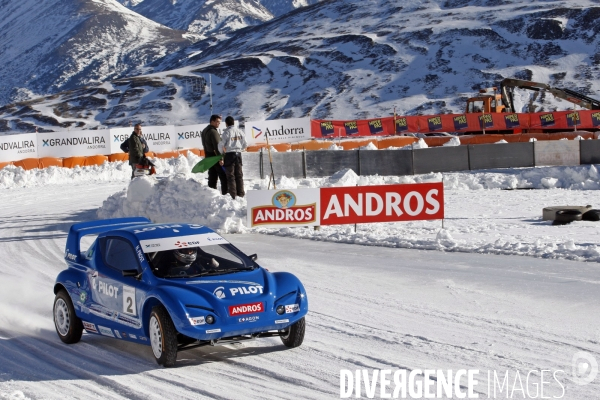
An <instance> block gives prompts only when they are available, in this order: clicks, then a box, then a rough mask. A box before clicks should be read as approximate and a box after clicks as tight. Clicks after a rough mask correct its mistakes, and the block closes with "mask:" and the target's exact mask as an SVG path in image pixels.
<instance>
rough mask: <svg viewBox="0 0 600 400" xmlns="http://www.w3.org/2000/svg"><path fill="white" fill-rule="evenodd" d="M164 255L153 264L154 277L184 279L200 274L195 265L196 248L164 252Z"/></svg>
mask: <svg viewBox="0 0 600 400" xmlns="http://www.w3.org/2000/svg"><path fill="white" fill-rule="evenodd" d="M164 253H166V254H164V255H163V257H162V258H161V259H160V261H158V262H157V263H156V264H155V265H156V266H155V267H154V273H155V275H157V276H159V277H186V276H190V275H196V274H198V273H200V272H201V269H200V268H199V266H198V265H197V264H196V258H197V256H198V249H197V248H196V247H184V248H180V249H175V250H171V251H165V252H164Z"/></svg>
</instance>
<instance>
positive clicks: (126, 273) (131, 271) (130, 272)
mask: <svg viewBox="0 0 600 400" xmlns="http://www.w3.org/2000/svg"><path fill="white" fill-rule="evenodd" d="M121 272H122V274H123V276H134V277H135V279H140V278H141V277H142V273H141V272H139V271H138V270H137V269H124V270H123V271H121Z"/></svg>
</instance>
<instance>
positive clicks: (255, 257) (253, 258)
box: [248, 253, 258, 261]
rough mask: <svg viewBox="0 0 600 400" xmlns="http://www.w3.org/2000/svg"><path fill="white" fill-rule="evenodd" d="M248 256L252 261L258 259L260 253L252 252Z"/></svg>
mask: <svg viewBox="0 0 600 400" xmlns="http://www.w3.org/2000/svg"><path fill="white" fill-rule="evenodd" d="M248 257H249V258H250V259H251V260H252V261H256V260H257V259H258V255H257V254H256V253H254V254H250V255H249V256H248Z"/></svg>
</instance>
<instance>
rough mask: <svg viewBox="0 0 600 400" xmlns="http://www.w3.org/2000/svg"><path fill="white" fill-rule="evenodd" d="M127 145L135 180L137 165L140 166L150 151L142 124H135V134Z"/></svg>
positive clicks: (133, 133)
mask: <svg viewBox="0 0 600 400" xmlns="http://www.w3.org/2000/svg"><path fill="white" fill-rule="evenodd" d="M127 144H128V148H129V149H128V150H129V151H128V153H129V165H131V179H133V178H134V173H135V168H136V165H137V164H140V163H141V162H142V160H143V159H144V158H145V155H144V154H145V153H147V152H149V151H150V149H149V148H148V143H146V139H144V138H143V137H142V124H135V126H134V127H133V132H132V133H131V136H129V139H128V140H127Z"/></svg>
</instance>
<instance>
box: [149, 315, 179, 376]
mask: <svg viewBox="0 0 600 400" xmlns="http://www.w3.org/2000/svg"><path fill="white" fill-rule="evenodd" d="M148 328H149V329H148V331H149V334H150V345H151V346H152V353H154V358H155V359H156V362H157V363H158V364H159V365H163V366H165V367H172V366H173V365H175V361H176V360H177V331H176V330H175V325H173V321H172V320H171V317H170V316H169V313H168V312H167V310H166V309H165V308H164V307H163V306H155V307H154V308H152V313H151V314H150V321H149V327H148Z"/></svg>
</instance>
